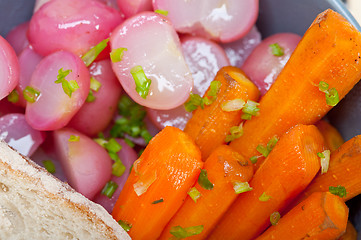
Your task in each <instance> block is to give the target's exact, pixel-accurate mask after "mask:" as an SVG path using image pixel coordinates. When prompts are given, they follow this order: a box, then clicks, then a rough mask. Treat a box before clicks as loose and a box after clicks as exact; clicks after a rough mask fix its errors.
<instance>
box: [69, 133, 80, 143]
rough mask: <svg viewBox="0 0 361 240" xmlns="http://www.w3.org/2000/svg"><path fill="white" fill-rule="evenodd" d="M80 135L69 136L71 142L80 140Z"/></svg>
mask: <svg viewBox="0 0 361 240" xmlns="http://www.w3.org/2000/svg"><path fill="white" fill-rule="evenodd" d="M79 140H80V137H79V136H75V135H70V137H69V140H68V141H69V142H79Z"/></svg>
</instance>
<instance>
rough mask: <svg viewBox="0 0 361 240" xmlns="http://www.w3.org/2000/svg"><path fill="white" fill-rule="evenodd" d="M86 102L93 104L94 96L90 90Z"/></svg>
mask: <svg viewBox="0 0 361 240" xmlns="http://www.w3.org/2000/svg"><path fill="white" fill-rule="evenodd" d="M85 101H86V102H94V101H95V96H94V94H93V91H92V90H89V94H88V96H87V97H86V99H85Z"/></svg>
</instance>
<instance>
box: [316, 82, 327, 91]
mask: <svg viewBox="0 0 361 240" xmlns="http://www.w3.org/2000/svg"><path fill="white" fill-rule="evenodd" d="M328 88H329V85H328V83H327V82H324V81H320V82H319V83H318V89H319V90H320V91H321V92H326V91H327V90H328Z"/></svg>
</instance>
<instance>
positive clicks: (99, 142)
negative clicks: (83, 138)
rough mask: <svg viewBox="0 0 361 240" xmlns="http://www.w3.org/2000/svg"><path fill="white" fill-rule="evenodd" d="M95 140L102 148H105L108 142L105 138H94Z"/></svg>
mask: <svg viewBox="0 0 361 240" xmlns="http://www.w3.org/2000/svg"><path fill="white" fill-rule="evenodd" d="M93 140H94V141H95V142H96V143H98V144H99V145H100V146H102V147H104V146H105V144H106V143H107V142H108V141H107V140H105V139H103V138H94V139H93Z"/></svg>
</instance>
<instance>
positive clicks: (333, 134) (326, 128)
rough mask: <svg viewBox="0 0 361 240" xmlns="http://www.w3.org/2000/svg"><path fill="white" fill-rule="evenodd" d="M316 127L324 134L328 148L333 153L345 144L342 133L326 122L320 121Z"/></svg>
mask: <svg viewBox="0 0 361 240" xmlns="http://www.w3.org/2000/svg"><path fill="white" fill-rule="evenodd" d="M315 126H316V127H317V128H318V130H320V132H321V133H322V136H323V138H324V139H325V143H326V146H327V148H328V149H329V150H330V151H331V152H333V151H335V150H337V149H338V148H339V147H340V146H341V145H342V144H343V143H344V142H345V141H344V140H343V138H342V136H341V134H340V132H339V131H338V130H337V129H336V128H335V127H334V126H332V125H331V124H329V123H328V122H326V121H325V120H320V121H318V122H317V123H316V124H315Z"/></svg>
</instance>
